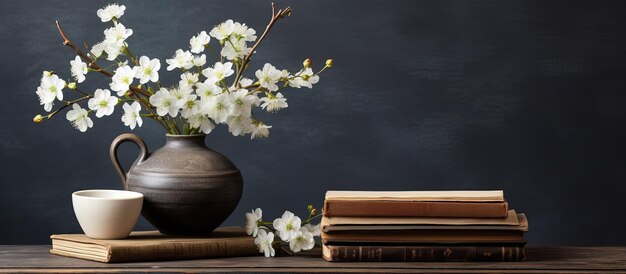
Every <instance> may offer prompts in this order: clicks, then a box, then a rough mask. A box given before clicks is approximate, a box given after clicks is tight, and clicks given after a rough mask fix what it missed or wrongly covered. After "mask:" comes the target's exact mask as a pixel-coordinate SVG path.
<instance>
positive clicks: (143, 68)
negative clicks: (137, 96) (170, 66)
mask: <svg viewBox="0 0 626 274" xmlns="http://www.w3.org/2000/svg"><path fill="white" fill-rule="evenodd" d="M160 69H161V61H160V60H159V59H157V58H154V59H152V60H150V58H148V57H147V56H141V57H140V58H139V66H136V67H134V68H133V70H135V78H137V79H139V83H140V84H145V83H148V82H149V81H152V82H154V83H156V82H157V81H159V70H160Z"/></svg>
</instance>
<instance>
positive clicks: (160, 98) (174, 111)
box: [149, 88, 181, 117]
mask: <svg viewBox="0 0 626 274" xmlns="http://www.w3.org/2000/svg"><path fill="white" fill-rule="evenodd" d="M149 101H150V104H151V105H153V106H155V107H156V108H157V109H156V112H157V114H158V115H159V116H165V115H167V114H169V115H170V116H172V117H176V115H178V110H179V109H180V107H181V105H180V104H179V102H180V101H179V100H178V99H176V97H174V96H172V95H170V92H169V91H168V90H167V89H166V88H161V89H159V91H157V93H155V94H154V95H152V96H150V99H149Z"/></svg>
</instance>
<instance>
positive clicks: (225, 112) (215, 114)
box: [201, 93, 233, 124]
mask: <svg viewBox="0 0 626 274" xmlns="http://www.w3.org/2000/svg"><path fill="white" fill-rule="evenodd" d="M201 104H202V106H201V108H202V112H203V113H206V114H208V115H209V117H210V118H211V119H213V121H215V122H216V123H218V124H221V123H224V122H226V119H227V118H228V116H230V114H231V113H232V111H233V105H232V104H231V103H230V100H229V98H228V94H224V93H222V94H219V95H216V96H211V97H208V98H207V99H205V100H202V101H201Z"/></svg>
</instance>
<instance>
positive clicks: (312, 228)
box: [302, 224, 321, 236]
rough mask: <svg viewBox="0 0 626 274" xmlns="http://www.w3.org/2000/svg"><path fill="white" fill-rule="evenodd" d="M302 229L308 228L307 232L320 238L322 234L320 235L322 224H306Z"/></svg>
mask: <svg viewBox="0 0 626 274" xmlns="http://www.w3.org/2000/svg"><path fill="white" fill-rule="evenodd" d="M302 228H306V230H308V231H309V232H311V234H313V236H319V235H320V234H321V233H320V224H317V225H312V224H306V225H303V226H302Z"/></svg>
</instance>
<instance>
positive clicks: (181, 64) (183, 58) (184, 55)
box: [165, 49, 193, 71]
mask: <svg viewBox="0 0 626 274" xmlns="http://www.w3.org/2000/svg"><path fill="white" fill-rule="evenodd" d="M165 62H166V63H167V64H168V65H169V66H167V70H168V71H170V70H173V69H175V68H179V69H190V68H192V67H193V54H191V52H189V51H188V50H186V51H183V50H182V49H178V50H176V53H175V54H174V57H172V59H167V60H165Z"/></svg>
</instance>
